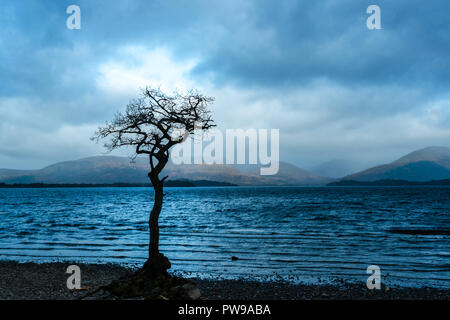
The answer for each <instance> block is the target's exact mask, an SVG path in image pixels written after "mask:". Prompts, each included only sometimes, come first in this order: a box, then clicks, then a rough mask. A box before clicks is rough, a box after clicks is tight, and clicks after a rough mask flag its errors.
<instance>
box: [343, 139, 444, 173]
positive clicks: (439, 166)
mask: <svg viewBox="0 0 450 320" xmlns="http://www.w3.org/2000/svg"><path fill="white" fill-rule="evenodd" d="M388 179H392V180H406V181H430V180H443V179H450V148H448V147H428V148H425V149H421V150H417V151H414V152H411V153H409V154H407V155H405V156H403V157H401V158H400V159H398V160H395V161H394V162H391V163H388V164H383V165H380V166H376V167H373V168H370V169H367V170H363V171H360V172H358V173H354V174H351V175H347V176H346V177H344V178H343V180H354V181H377V180H388Z"/></svg>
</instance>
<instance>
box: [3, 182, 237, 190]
mask: <svg viewBox="0 0 450 320" xmlns="http://www.w3.org/2000/svg"><path fill="white" fill-rule="evenodd" d="M164 186H165V187H236V186H237V185H235V184H232V183H227V182H220V181H210V180H167V181H165V182H164ZM152 187H153V186H152V184H150V183H96V184H95V183H92V184H91V183H3V182H0V188H17V189H22V188H23V189H25V188H152Z"/></svg>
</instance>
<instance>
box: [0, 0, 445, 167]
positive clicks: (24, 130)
mask: <svg viewBox="0 0 450 320" xmlns="http://www.w3.org/2000/svg"><path fill="white" fill-rule="evenodd" d="M71 4H76V5H78V6H80V8H81V30H68V29H67V28H66V19H67V17H68V15H67V14H66V8H67V7H68V6H69V5H71ZM371 4H376V5H378V6H379V7H380V8H381V23H382V29H381V30H368V29H367V27H366V19H367V18H368V16H369V15H368V14H367V13H366V8H367V7H368V6H369V5H371ZM449 12H450V2H448V1H445V0H442V1H430V2H424V1H414V0H412V1H411V0H409V1H406V0H405V1H404V0H397V1H376V0H372V1H357V0H354V1H347V0H339V1H338V0H322V1H264V0H254V1H245V0H244V1H242V0H240V1H198V0H190V1H167V0H164V1H148V0H147V1H140V0H139V1H138V0H122V1H100V0H95V1H93V0H90V1H77V0H72V1H44V0H41V1H12V0H11V1H10V0H3V1H2V2H1V4H0V34H1V37H0V83H1V86H0V168H2V167H3V168H18V169H19V168H40V167H42V166H45V165H48V164H51V163H54V162H57V161H63V160H72V159H76V158H81V157H85V156H91V155H98V154H101V153H102V152H103V151H104V150H103V149H102V146H101V145H96V144H94V143H92V142H91V141H90V140H89V137H90V136H92V134H93V132H94V131H95V129H96V127H97V126H98V125H101V124H103V123H104V122H105V121H106V120H109V119H111V118H112V116H113V115H114V113H115V112H116V111H118V110H121V109H123V108H124V107H125V105H126V103H127V102H128V101H129V100H130V99H132V98H134V97H137V96H138V95H139V88H141V87H144V86H145V85H152V86H160V87H161V88H163V89H165V90H169V91H171V90H174V89H178V90H183V89H190V88H197V89H200V90H201V91H202V92H204V93H205V94H207V95H210V96H214V97H215V98H216V103H215V105H214V107H213V112H214V117H215V120H216V122H217V123H218V125H219V128H222V129H226V128H244V129H245V128H279V129H280V139H281V140H280V142H281V145H280V154H281V159H282V160H285V161H289V162H292V163H294V164H297V165H299V166H302V167H305V168H309V167H311V166H314V165H315V164H319V163H321V162H323V161H328V160H332V159H350V160H356V161H358V162H360V163H362V164H363V165H365V166H369V165H373V164H377V163H380V162H386V161H391V160H394V159H395V158H397V157H399V156H401V155H403V154H405V153H407V152H409V151H412V150H414V149H418V148H422V147H426V146H431V145H443V146H450V129H449V128H450V126H449V124H450V91H449V89H448V88H450V33H449V32H448V30H449V29H450V18H449V16H448V13H449Z"/></svg>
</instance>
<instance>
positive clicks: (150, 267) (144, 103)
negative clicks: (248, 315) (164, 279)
mask: <svg viewBox="0 0 450 320" xmlns="http://www.w3.org/2000/svg"><path fill="white" fill-rule="evenodd" d="M213 101H214V99H213V98H210V97H206V96H203V95H202V94H200V93H198V92H196V91H189V92H187V93H186V94H179V93H175V94H173V95H167V94H165V93H163V92H162V91H161V90H160V89H152V88H149V87H147V88H146V89H144V90H143V92H142V95H141V97H140V98H139V99H135V100H132V101H130V103H129V104H128V105H127V108H126V110H125V112H124V113H118V114H116V115H115V118H114V120H113V121H112V122H107V123H106V125H105V126H103V127H100V128H99V129H98V131H97V132H96V133H95V135H94V137H93V139H95V140H97V141H98V140H99V139H104V138H109V140H108V141H107V142H106V143H105V147H106V148H108V150H110V151H112V150H114V149H117V148H120V147H132V148H133V151H134V152H135V157H137V156H138V155H148V157H149V162H150V172H149V173H148V177H149V178H150V181H151V183H152V185H153V189H154V191H155V198H154V204H153V209H152V211H151V213H150V219H149V229H150V243H149V248H148V249H149V251H148V260H147V262H146V263H145V264H144V270H145V271H148V272H150V274H151V275H152V276H158V275H161V274H164V275H166V274H167V269H169V268H170V262H169V260H168V259H167V258H166V257H165V256H164V255H163V254H162V253H160V252H159V225H158V219H159V215H160V213H161V209H162V204H163V197H164V193H163V185H164V180H166V179H167V178H168V177H167V176H165V177H162V178H161V177H160V176H159V175H160V173H161V171H162V170H163V169H164V167H165V166H166V164H167V162H168V161H169V150H170V148H171V147H173V146H174V145H176V144H178V143H181V142H183V141H184V140H185V139H186V138H187V137H188V135H189V134H190V133H193V132H194V129H195V128H196V127H201V128H202V129H203V130H208V129H210V128H212V127H214V126H215V125H214V122H213V120H212V118H211V114H210V112H209V110H208V105H209V104H210V103H212V102H213Z"/></svg>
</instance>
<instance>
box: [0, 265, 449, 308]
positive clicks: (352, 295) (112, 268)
mask: <svg viewBox="0 0 450 320" xmlns="http://www.w3.org/2000/svg"><path fill="white" fill-rule="evenodd" d="M70 264H71V263H60V262H58V263H43V264H37V263H18V262H13V261H0V299H1V300H42V299H44V300H73V299H80V298H81V297H83V296H85V295H87V294H89V293H90V292H93V291H95V290H96V289H97V288H98V287H100V286H102V285H106V284H108V283H110V282H111V281H112V280H115V279H118V278H120V277H122V276H124V275H127V274H129V273H131V272H132V270H130V269H127V268H124V267H121V266H119V265H114V264H81V263H78V264H77V265H78V266H79V267H80V269H81V279H82V280H81V285H82V288H83V290H80V291H71V290H69V289H67V287H66V281H67V278H68V277H69V276H70V275H69V274H66V273H65V272H66V269H67V267H68V266H69V265H70ZM192 280H194V281H195V282H196V283H197V286H198V288H199V289H200V291H201V293H202V296H201V298H200V299H204V300H230V299H234V300H258V299H263V300H341V299H345V300H349V299H350V300H371V299H383V300H397V299H401V300H411V299H420V300H423V299H426V300H430V299H439V300H448V299H450V290H449V289H446V290H442V289H435V288H389V287H385V286H382V289H381V290H368V289H367V288H366V287H365V285H364V284H361V285H359V284H349V283H345V282H336V283H333V284H323V285H310V284H291V283H287V282H284V281H267V282H259V281H252V280H245V279H240V280H209V279H208V280H206V279H192ZM89 299H114V297H111V296H109V295H108V294H107V293H104V292H102V291H100V292H98V293H96V294H95V295H92V296H90V297H89Z"/></svg>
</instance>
